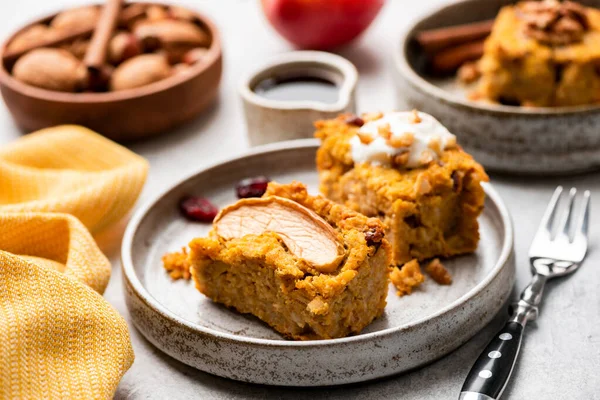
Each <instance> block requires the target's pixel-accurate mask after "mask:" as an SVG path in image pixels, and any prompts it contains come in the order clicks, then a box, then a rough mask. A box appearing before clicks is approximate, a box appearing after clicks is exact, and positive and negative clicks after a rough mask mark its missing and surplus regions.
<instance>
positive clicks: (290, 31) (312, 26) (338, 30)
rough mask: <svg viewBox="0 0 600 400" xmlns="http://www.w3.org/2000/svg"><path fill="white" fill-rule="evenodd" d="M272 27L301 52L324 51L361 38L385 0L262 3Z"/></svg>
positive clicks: (266, 0)
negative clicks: (304, 50)
mask: <svg viewBox="0 0 600 400" xmlns="http://www.w3.org/2000/svg"><path fill="white" fill-rule="evenodd" d="M261 1H262V6H263V11H264V13H265V15H266V16H267V19H268V20H269V21H270V22H271V24H272V25H273V27H274V28H275V29H276V30H277V32H279V33H280V34H281V35H282V36H283V37H285V38H286V39H287V40H289V41H290V42H292V43H293V44H295V45H296V46H298V47H300V48H304V49H317V50H326V49H331V48H333V47H337V46H341V45H343V44H346V43H348V42H350V41H351V40H352V39H354V38H356V37H357V36H358V35H360V34H361V33H362V32H363V31H364V30H365V29H366V28H367V27H368V26H369V25H370V24H371V22H373V19H375V17H376V16H377V13H379V10H380V9H381V7H382V6H383V3H384V1H385V0H261Z"/></svg>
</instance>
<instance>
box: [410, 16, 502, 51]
mask: <svg viewBox="0 0 600 400" xmlns="http://www.w3.org/2000/svg"><path fill="white" fill-rule="evenodd" d="M493 24H494V20H487V21H481V22H473V23H469V24H463V25H455V26H449V27H445V28H438V29H430V30H426V31H422V32H420V33H418V34H417V36H416V40H417V42H418V43H419V44H420V45H421V47H422V48H423V50H424V51H425V52H426V53H428V54H433V53H437V52H439V51H441V50H444V49H447V48H450V47H454V46H457V45H461V44H464V43H469V42H473V41H476V40H479V39H484V38H486V37H487V36H489V34H490V33H491V32H492V26H493Z"/></svg>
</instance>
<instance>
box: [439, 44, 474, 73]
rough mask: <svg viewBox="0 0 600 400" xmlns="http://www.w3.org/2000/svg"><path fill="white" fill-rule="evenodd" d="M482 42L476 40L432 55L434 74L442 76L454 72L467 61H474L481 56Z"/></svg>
mask: <svg viewBox="0 0 600 400" xmlns="http://www.w3.org/2000/svg"><path fill="white" fill-rule="evenodd" d="M483 42H484V41H483V40H476V41H473V42H469V43H464V44H461V45H458V46H456V47H451V48H448V49H445V50H442V51H440V52H439V53H437V54H434V55H433V56H432V57H431V60H430V66H431V70H432V72H433V73H434V74H437V75H443V74H448V73H451V72H454V71H456V70H457V69H458V68H459V67H460V66H461V65H463V64H464V63H466V62H467V61H474V60H477V59H479V58H481V56H482V55H483Z"/></svg>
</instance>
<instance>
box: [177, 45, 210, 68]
mask: <svg viewBox="0 0 600 400" xmlns="http://www.w3.org/2000/svg"><path fill="white" fill-rule="evenodd" d="M207 53H208V49H205V48H204V47H196V48H195V49H192V50H189V51H188V52H186V53H185V54H184V55H183V62H184V63H186V64H188V65H192V64H195V63H197V62H199V61H201V60H202V59H203V58H204V57H206V54H207Z"/></svg>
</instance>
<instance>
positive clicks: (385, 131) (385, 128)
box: [377, 123, 392, 140]
mask: <svg viewBox="0 0 600 400" xmlns="http://www.w3.org/2000/svg"><path fill="white" fill-rule="evenodd" d="M377 133H379V136H381V137H382V138H384V139H385V140H388V139H389V138H390V137H391V136H392V128H391V127H390V124H387V123H386V124H383V125H380V126H378V127H377Z"/></svg>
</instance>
